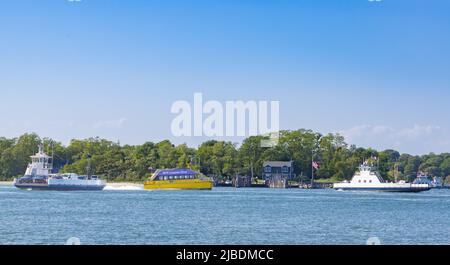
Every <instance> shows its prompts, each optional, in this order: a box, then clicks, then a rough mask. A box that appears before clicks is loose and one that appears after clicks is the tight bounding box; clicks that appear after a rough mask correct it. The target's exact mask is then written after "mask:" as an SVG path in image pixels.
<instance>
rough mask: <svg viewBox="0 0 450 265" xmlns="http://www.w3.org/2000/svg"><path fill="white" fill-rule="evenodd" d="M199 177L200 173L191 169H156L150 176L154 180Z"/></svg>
mask: <svg viewBox="0 0 450 265" xmlns="http://www.w3.org/2000/svg"><path fill="white" fill-rule="evenodd" d="M199 177H200V173H199V172H196V171H194V170H191V169H178V168H176V169H161V170H157V171H156V172H155V173H154V174H153V176H152V177H151V178H150V180H151V181H153V180H155V181H158V180H181V179H197V178H199Z"/></svg>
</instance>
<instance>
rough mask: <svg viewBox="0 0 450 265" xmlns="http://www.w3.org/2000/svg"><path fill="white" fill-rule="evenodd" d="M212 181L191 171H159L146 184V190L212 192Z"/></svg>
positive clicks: (177, 169)
mask: <svg viewBox="0 0 450 265" xmlns="http://www.w3.org/2000/svg"><path fill="white" fill-rule="evenodd" d="M212 186H213V183H212V181H211V179H209V178H207V177H205V176H204V175H202V174H201V173H199V172H196V171H194V170H191V169H179V168H176V169H158V170H156V172H155V173H154V174H153V175H152V176H151V178H150V179H149V180H148V181H146V182H144V189H147V190H155V189H174V190H210V189H212Z"/></svg>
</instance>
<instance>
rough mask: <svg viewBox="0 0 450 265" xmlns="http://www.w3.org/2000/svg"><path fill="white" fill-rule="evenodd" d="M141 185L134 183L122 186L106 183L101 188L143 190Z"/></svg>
mask: <svg viewBox="0 0 450 265" xmlns="http://www.w3.org/2000/svg"><path fill="white" fill-rule="evenodd" d="M143 189H144V188H143V187H139V186H134V185H123V186H112V185H106V187H105V188H104V189H103V190H143Z"/></svg>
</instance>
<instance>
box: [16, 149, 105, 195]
mask: <svg viewBox="0 0 450 265" xmlns="http://www.w3.org/2000/svg"><path fill="white" fill-rule="evenodd" d="M52 159H53V158H52V157H51V156H48V155H47V154H45V153H44V151H43V147H42V145H41V146H39V152H38V153H36V154H35V155H33V156H31V163H30V164H28V167H27V169H26V171H25V175H24V176H23V177H21V178H18V179H14V186H16V187H17V188H19V189H31V190H103V188H104V187H105V186H106V184H105V182H104V181H102V180H100V179H98V177H97V176H90V175H88V176H78V175H77V174H75V173H66V174H61V175H52V174H51V172H52V168H53V163H52Z"/></svg>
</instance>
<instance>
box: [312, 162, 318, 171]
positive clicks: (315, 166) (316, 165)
mask: <svg viewBox="0 0 450 265" xmlns="http://www.w3.org/2000/svg"><path fill="white" fill-rule="evenodd" d="M312 166H313V168H315V169H316V170H317V169H319V167H320V165H319V163H317V162H315V161H313V162H312Z"/></svg>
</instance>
